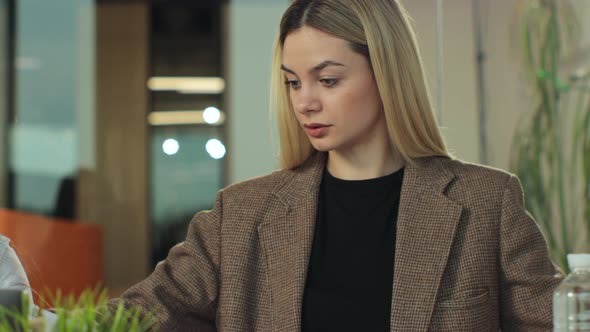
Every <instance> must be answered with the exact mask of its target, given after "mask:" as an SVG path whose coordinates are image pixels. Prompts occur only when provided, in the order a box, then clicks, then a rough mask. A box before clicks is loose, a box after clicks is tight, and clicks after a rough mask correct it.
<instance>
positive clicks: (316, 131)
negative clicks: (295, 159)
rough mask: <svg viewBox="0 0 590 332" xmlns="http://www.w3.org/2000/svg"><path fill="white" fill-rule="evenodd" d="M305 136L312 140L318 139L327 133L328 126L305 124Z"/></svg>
mask: <svg viewBox="0 0 590 332" xmlns="http://www.w3.org/2000/svg"><path fill="white" fill-rule="evenodd" d="M303 127H304V128H305V131H306V132H307V134H308V135H309V136H311V137H314V138H320V137H323V136H325V135H326V134H327V133H328V129H329V128H330V126H328V125H324V124H315V123H312V124H306V125H304V126H303Z"/></svg>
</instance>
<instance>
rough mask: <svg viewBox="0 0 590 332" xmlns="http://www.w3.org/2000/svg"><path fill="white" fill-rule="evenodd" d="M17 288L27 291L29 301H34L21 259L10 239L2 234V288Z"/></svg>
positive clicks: (0, 256) (0, 264) (0, 277)
mask: <svg viewBox="0 0 590 332" xmlns="http://www.w3.org/2000/svg"><path fill="white" fill-rule="evenodd" d="M2 288H17V289H24V290H26V291H27V294H28V296H29V303H33V295H32V293H31V285H30V284H29V278H27V273H26V272H25V269H24V268H23V266H22V264H21V261H20V259H19V258H18V256H17V255H16V252H15V251H14V249H13V248H12V247H11V246H10V239H9V238H7V237H6V236H4V235H0V289H2Z"/></svg>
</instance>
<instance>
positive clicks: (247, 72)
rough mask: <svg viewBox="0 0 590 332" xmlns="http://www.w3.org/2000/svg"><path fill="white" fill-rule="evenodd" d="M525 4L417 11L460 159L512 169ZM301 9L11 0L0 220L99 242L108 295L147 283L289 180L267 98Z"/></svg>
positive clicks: (427, 1) (1, 71)
mask: <svg viewBox="0 0 590 332" xmlns="http://www.w3.org/2000/svg"><path fill="white" fill-rule="evenodd" d="M516 2H517V1H514V0H500V1H480V0H445V1H444V2H442V7H439V8H438V9H439V10H440V9H442V11H438V12H437V1H433V0H413V1H405V2H404V3H405V5H406V7H407V9H408V10H409V12H410V13H411V14H412V15H413V18H414V25H415V28H416V31H417V35H418V40H419V43H420V47H421V51H422V55H423V58H424V61H425V64H426V69H427V72H428V77H429V83H430V87H431V92H432V95H433V97H434V98H433V99H434V100H435V102H436V103H437V105H436V106H437V109H438V110H440V114H439V116H440V120H441V125H442V127H443V133H444V135H445V138H446V140H447V142H448V145H449V146H450V148H451V149H452V151H453V153H454V154H455V155H456V156H457V157H459V158H462V159H464V160H467V161H472V162H481V163H486V164H488V165H491V166H494V167H499V168H503V169H508V166H509V157H510V152H511V142H512V137H513V133H514V131H515V128H516V125H517V123H518V120H519V118H520V117H521V115H522V113H523V112H524V111H526V110H528V109H530V108H531V99H530V98H529V97H530V91H528V90H527V88H526V87H527V85H526V84H524V77H523V73H522V70H521V65H520V61H519V56H518V55H517V54H516V51H515V50H514V47H513V46H514V43H513V41H511V38H512V37H513V36H514V29H515V28H514V22H513V17H514V7H515V4H516ZM288 3H289V1H288V0H225V1H220V0H198V1H194V0H151V1H148V0H145V1H139V0H135V1H133V0H51V1H47V0H0V135H1V137H2V139H1V140H0V206H2V207H5V208H7V209H10V210H17V211H25V212H30V213H34V214H38V215H43V216H46V217H49V218H57V219H59V220H62V221H70V222H72V223H82V224H91V225H96V226H97V227H98V228H100V230H101V232H102V248H103V249H102V254H103V255H102V260H103V271H104V272H103V273H104V274H103V277H104V282H105V285H106V286H107V287H110V288H112V289H124V288H126V287H128V286H129V285H131V284H133V283H135V282H137V281H138V280H140V279H142V278H143V277H145V276H146V275H147V274H148V273H149V271H151V270H152V268H153V267H154V265H155V263H156V262H157V261H159V260H161V259H163V258H164V257H165V255H166V253H167V251H168V250H169V249H170V247H171V246H172V245H174V244H175V243H177V242H179V241H182V239H183V238H184V235H185V232H186V226H187V224H188V222H189V221H190V219H191V217H192V216H193V215H194V214H195V212H197V211H200V210H203V209H209V208H210V207H212V203H213V199H214V196H215V193H216V191H217V190H219V189H220V188H222V187H224V186H226V185H229V184H231V183H235V182H237V181H241V180H244V179H247V178H251V177H254V176H259V175H263V174H266V173H268V172H270V171H272V170H274V169H276V165H277V164H276V152H277V151H276V146H277V144H276V143H277V142H276V134H274V133H275V129H274V127H273V125H272V124H271V122H270V116H269V108H268V100H269V95H268V89H269V79H270V63H271V54H272V43H273V41H274V38H275V35H276V32H277V26H278V22H279V19H280V16H281V14H282V13H283V11H284V10H285V8H286V7H287V5H288ZM577 6H578V8H579V10H580V11H581V12H582V13H588V14H590V11H589V9H588V4H587V3H586V2H584V1H578V2H577ZM437 13H438V14H440V15H441V16H438V17H437ZM581 17H585V16H584V15H581ZM437 22H438V23H442V25H438V24H437ZM437 26H438V27H442V30H438V32H437ZM584 29H585V30H586V32H587V33H584V34H583V38H586V39H584V40H583V41H582V43H583V44H584V45H587V46H586V49H588V48H589V47H590V39H588V36H590V26H585V27H584ZM437 38H438V39H437ZM481 114H484V115H485V119H484V121H483V122H482V117H481Z"/></svg>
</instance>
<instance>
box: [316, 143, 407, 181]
mask: <svg viewBox="0 0 590 332" xmlns="http://www.w3.org/2000/svg"><path fill="white" fill-rule="evenodd" d="M403 166H404V163H403V160H402V158H401V156H400V155H399V154H398V153H395V152H394V151H393V150H392V149H391V148H389V147H387V148H386V149H363V150H362V152H361V151H357V152H354V151H348V152H347V153H342V152H339V151H335V150H333V151H330V152H329V153H328V163H327V166H326V167H328V171H329V172H330V174H331V175H332V176H334V177H336V178H339V179H342V180H367V179H374V178H378V177H382V176H385V175H389V174H392V173H394V172H396V171H398V170H399V169H401V168H402V167H403Z"/></svg>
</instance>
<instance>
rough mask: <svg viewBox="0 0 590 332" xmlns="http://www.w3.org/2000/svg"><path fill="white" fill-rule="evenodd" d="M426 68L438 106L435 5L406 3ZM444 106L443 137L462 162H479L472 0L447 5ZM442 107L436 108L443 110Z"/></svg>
mask: <svg viewBox="0 0 590 332" xmlns="http://www.w3.org/2000/svg"><path fill="white" fill-rule="evenodd" d="M404 5H405V7H406V9H407V10H408V12H409V13H410V15H411V16H412V18H413V21H414V24H413V25H414V29H415V31H416V35H417V38H418V44H419V47H420V50H421V53H422V58H423V60H424V64H425V67H426V73H427V76H428V81H429V83H430V87H431V89H430V91H431V95H432V97H433V102H434V103H435V104H436V95H437V89H438V88H439V87H438V86H437V85H436V77H435V74H436V70H437V69H436V24H435V20H436V10H435V9H436V8H435V1H405V2H404ZM443 5H444V6H443V70H444V75H443V80H442V82H443V86H442V89H443V105H442V123H441V127H442V133H443V135H444V137H445V140H446V142H447V145H448V147H449V149H450V150H451V151H452V152H453V153H454V155H455V156H457V157H458V158H461V159H464V160H468V161H472V162H477V161H479V156H478V154H479V146H478V144H479V138H478V120H477V96H476V73H475V63H474V56H475V53H474V52H475V50H474V49H475V48H474V38H473V29H472V26H473V21H472V14H471V10H472V8H471V0H452V1H444V3H443ZM439 106H440V105H435V107H439Z"/></svg>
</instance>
